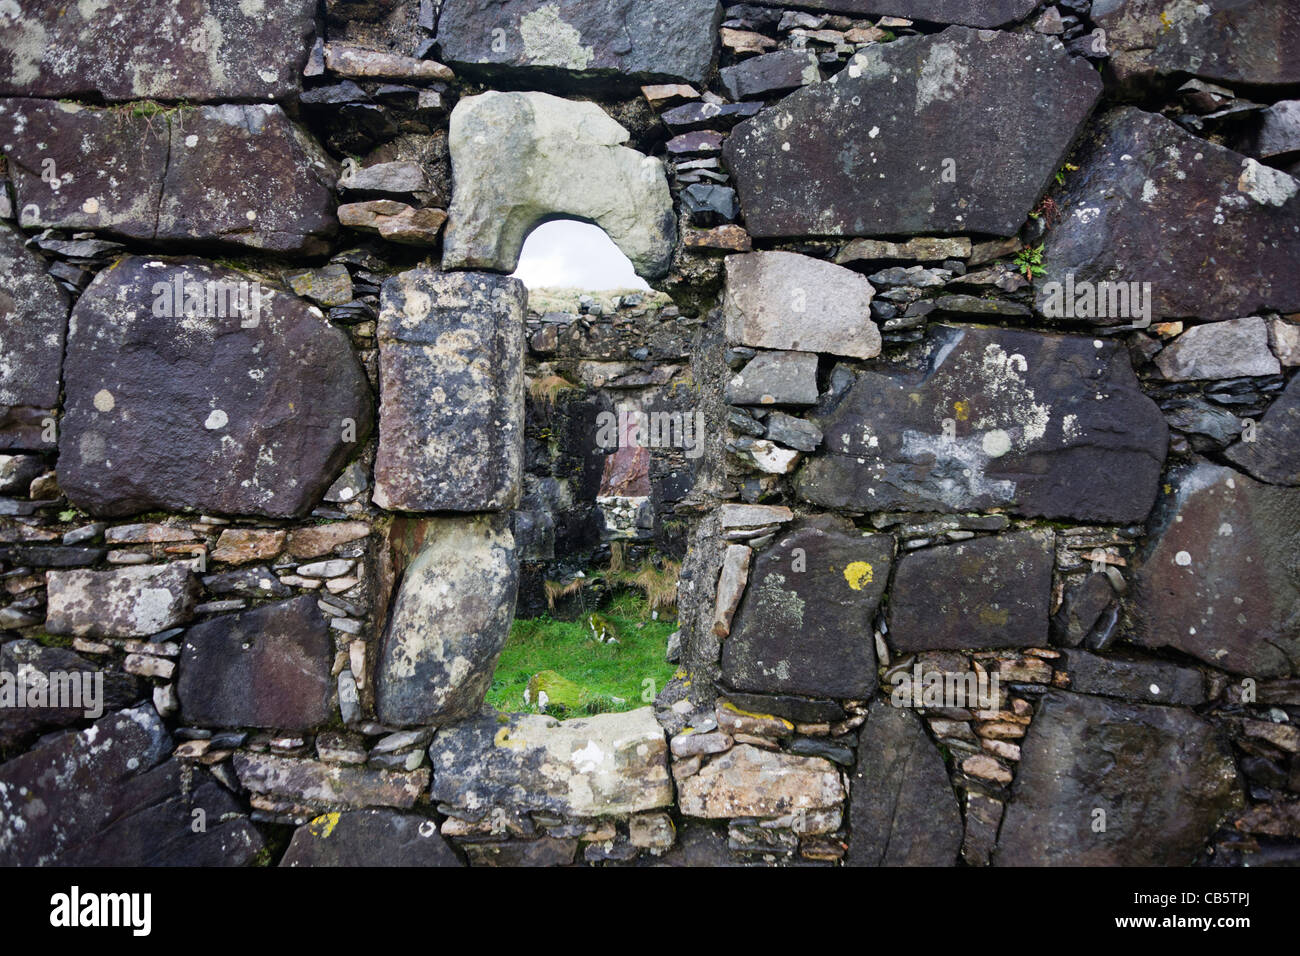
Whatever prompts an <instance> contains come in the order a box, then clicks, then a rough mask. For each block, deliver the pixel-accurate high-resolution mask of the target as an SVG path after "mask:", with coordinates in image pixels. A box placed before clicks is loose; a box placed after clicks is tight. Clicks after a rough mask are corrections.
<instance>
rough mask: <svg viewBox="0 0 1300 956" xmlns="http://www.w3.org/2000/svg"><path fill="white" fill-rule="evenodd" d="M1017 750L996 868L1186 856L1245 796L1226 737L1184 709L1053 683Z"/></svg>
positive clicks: (1179, 862) (1182, 862) (1191, 856)
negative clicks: (1097, 694) (1017, 760)
mask: <svg viewBox="0 0 1300 956" xmlns="http://www.w3.org/2000/svg"><path fill="white" fill-rule="evenodd" d="M1021 754H1022V756H1021V761H1020V771H1019V773H1018V774H1017V776H1016V782H1015V785H1014V790H1013V794H1012V800H1011V803H1010V805H1009V806H1008V807H1007V812H1006V816H1005V818H1004V819H1003V822H1002V832H1001V835H1000V837H999V840H998V848H997V851H996V853H995V855H994V859H993V862H994V863H995V864H996V865H999V866H1187V865H1188V864H1190V863H1192V862H1193V861H1194V860H1195V859H1196V857H1197V855H1198V854H1199V853H1200V851H1201V849H1202V848H1203V846H1204V845H1205V843H1206V842H1207V841H1208V839H1209V837H1210V835H1211V833H1213V831H1214V829H1215V827H1216V826H1217V825H1218V822H1219V820H1220V818H1221V817H1222V816H1224V814H1226V813H1227V812H1228V811H1229V810H1230V809H1232V808H1233V807H1235V806H1238V805H1239V804H1240V801H1241V794H1240V791H1239V787H1238V783H1237V768H1236V765H1235V764H1234V763H1233V760H1232V753H1231V751H1230V750H1229V748H1228V746H1227V745H1226V744H1225V743H1224V742H1222V741H1221V740H1220V739H1219V736H1218V734H1217V733H1216V731H1215V729H1214V727H1213V726H1212V725H1211V724H1210V723H1209V722H1208V721H1205V720H1202V719H1201V718H1200V717H1197V716H1196V715H1195V714H1193V713H1192V712H1191V711H1190V710H1184V709H1183V708H1180V707H1163V706H1154V705H1150V704H1132V703H1127V702H1121V701H1117V700H1108V699H1106V698H1104V697H1089V696H1085V695H1083V694H1071V693H1066V692H1063V691H1055V690H1054V691H1050V692H1049V693H1048V694H1047V695H1046V696H1044V697H1043V699H1042V702H1041V704H1040V706H1039V709H1038V713H1037V714H1036V715H1035V717H1034V721H1033V723H1032V724H1031V725H1030V728H1029V734H1028V736H1026V738H1025V741H1024V744H1023V745H1022V748H1021Z"/></svg>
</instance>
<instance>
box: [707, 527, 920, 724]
mask: <svg viewBox="0 0 1300 956" xmlns="http://www.w3.org/2000/svg"><path fill="white" fill-rule="evenodd" d="M893 555H894V542H893V539H892V538H891V537H890V536H889V535H872V534H863V533H861V532H859V531H856V530H855V529H854V528H853V526H852V525H851V524H850V523H848V522H847V521H843V520H842V519H836V518H834V517H832V516H829V515H821V516H816V517H812V518H808V519H805V520H804V521H801V522H799V523H798V524H795V525H793V526H791V528H790V529H789V530H788V531H787V532H786V533H785V534H784V535H782V537H781V538H780V539H779V540H778V541H777V542H776V543H775V544H773V545H771V546H770V547H768V548H767V549H766V550H764V551H762V552H761V553H760V554H759V555H758V557H757V558H756V559H755V561H754V569H753V571H752V572H750V576H749V586H748V587H747V588H746V590H745V596H744V598H743V599H742V600H741V604H740V609H739V611H738V612H737V614H736V618H735V623H734V624H733V625H732V628H731V635H730V636H729V637H728V638H727V639H726V641H725V642H724V643H723V645H722V679H723V682H724V683H725V684H726V685H727V686H728V687H732V688H735V689H736V690H747V691H760V692H764V693H777V694H807V695H810V696H813V697H837V698H862V697H867V696H870V694H871V693H872V692H873V691H874V690H875V689H876V684H877V677H876V648H875V643H874V640H873V638H872V625H873V622H874V620H875V614H876V608H877V607H878V606H879V604H880V598H881V596H882V595H883V594H884V593H885V586H886V584H887V583H888V581H889V569H890V565H891V564H892V562H893Z"/></svg>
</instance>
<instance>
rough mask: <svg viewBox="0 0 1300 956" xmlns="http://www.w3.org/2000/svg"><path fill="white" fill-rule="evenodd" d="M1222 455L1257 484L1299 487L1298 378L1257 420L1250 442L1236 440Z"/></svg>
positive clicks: (1299, 409)
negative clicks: (1247, 473)
mask: <svg viewBox="0 0 1300 956" xmlns="http://www.w3.org/2000/svg"><path fill="white" fill-rule="evenodd" d="M1225 455H1226V456H1227V458H1228V460H1229V461H1231V462H1232V463H1233V464H1235V465H1237V466H1238V467H1239V468H1243V469H1245V470H1246V471H1247V472H1249V473H1250V474H1251V475H1252V476H1254V477H1255V478H1258V479H1259V480H1260V481H1267V482H1268V483H1269V484H1273V485H1300V375H1298V376H1296V377H1294V378H1292V379H1291V383H1290V384H1289V385H1288V386H1287V387H1286V390H1285V391H1284V392H1283V393H1282V394H1281V395H1279V396H1278V397H1277V398H1276V399H1275V400H1274V401H1273V404H1272V405H1270V406H1269V408H1268V411H1267V412H1265V413H1264V417H1263V418H1261V419H1260V420H1259V422H1258V424H1257V425H1256V427H1255V434H1254V441H1244V440H1243V441H1239V442H1237V443H1236V444H1235V445H1233V446H1232V447H1231V448H1229V449H1228V450H1227V452H1225Z"/></svg>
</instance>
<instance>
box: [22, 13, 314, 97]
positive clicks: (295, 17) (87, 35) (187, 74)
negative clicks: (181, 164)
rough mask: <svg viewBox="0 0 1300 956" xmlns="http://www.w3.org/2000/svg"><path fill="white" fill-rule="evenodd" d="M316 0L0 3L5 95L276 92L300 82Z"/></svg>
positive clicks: (246, 94) (280, 94) (288, 92)
mask: <svg viewBox="0 0 1300 956" xmlns="http://www.w3.org/2000/svg"><path fill="white" fill-rule="evenodd" d="M315 15H316V4H315V2H314V0H270V2H268V0H246V2H242V3H229V2H222V3H212V2H209V0H116V2H114V3H76V4H71V5H69V4H54V3H45V2H42V0H23V2H22V3H21V4H19V3H12V4H9V5H8V8H7V9H5V10H0V95H5V96H49V97H80V96H94V95H96V94H98V95H99V96H102V97H103V98H104V99H105V100H109V101H112V100H142V99H154V100H185V101H188V102H192V103H195V102H203V101H206V100H261V99H265V100H278V99H282V98H284V97H287V96H291V95H292V94H294V93H295V92H296V91H297V90H298V89H299V86H300V85H301V79H300V78H301V76H302V70H303V66H304V65H306V62H307V54H308V51H309V49H310V47H311V37H312V35H313V34H314V33H315V32H316V18H315Z"/></svg>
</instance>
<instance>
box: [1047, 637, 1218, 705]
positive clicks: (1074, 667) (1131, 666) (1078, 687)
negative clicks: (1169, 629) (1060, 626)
mask: <svg viewBox="0 0 1300 956" xmlns="http://www.w3.org/2000/svg"><path fill="white" fill-rule="evenodd" d="M1064 658H1065V659H1064V660H1063V661H1062V663H1063V664H1064V666H1065V670H1066V672H1067V673H1068V674H1069V675H1070V690H1072V691H1074V692H1075V693H1077V694H1100V695H1102V696H1103V697H1124V698H1127V699H1129V700H1136V701H1141V702H1142V703H1146V704H1181V705H1183V706H1186V707H1196V706H1198V705H1200V704H1203V703H1205V678H1203V677H1202V676H1201V672H1200V671H1198V670H1196V669H1195V668H1193V667H1179V666H1178V665H1177V664H1171V663H1169V662H1167V661H1157V660H1131V659H1128V658H1121V657H1102V656H1100V655H1098V654H1090V653H1088V652H1087V651H1080V650H1071V651H1065V652H1064Z"/></svg>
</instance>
